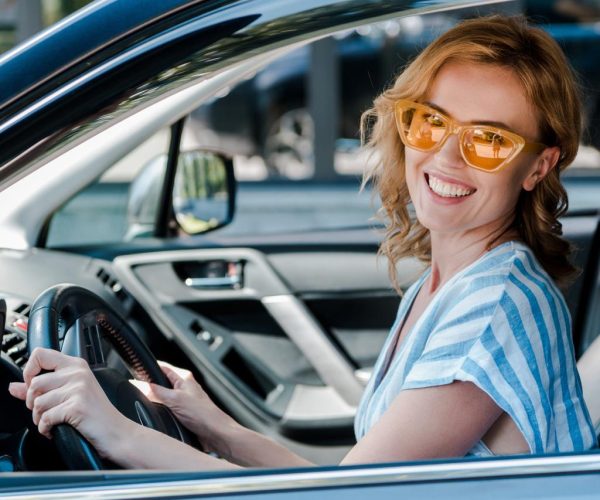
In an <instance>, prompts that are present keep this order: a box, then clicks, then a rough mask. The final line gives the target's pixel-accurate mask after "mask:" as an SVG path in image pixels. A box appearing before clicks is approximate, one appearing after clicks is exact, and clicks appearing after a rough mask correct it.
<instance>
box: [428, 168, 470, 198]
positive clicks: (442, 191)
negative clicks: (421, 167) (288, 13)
mask: <svg viewBox="0 0 600 500" xmlns="http://www.w3.org/2000/svg"><path fill="white" fill-rule="evenodd" d="M425 182H426V183H427V187H428V189H429V191H430V193H431V194H433V195H435V197H436V198H438V199H440V200H448V201H449V200H456V201H458V200H462V199H464V198H467V197H468V196H470V195H472V194H473V193H474V192H475V191H476V189H475V188H474V187H472V186H469V185H468V184H465V183H463V182H460V181H456V180H454V179H450V178H448V177H446V176H444V175H439V174H437V173H435V174H434V173H428V172H425Z"/></svg>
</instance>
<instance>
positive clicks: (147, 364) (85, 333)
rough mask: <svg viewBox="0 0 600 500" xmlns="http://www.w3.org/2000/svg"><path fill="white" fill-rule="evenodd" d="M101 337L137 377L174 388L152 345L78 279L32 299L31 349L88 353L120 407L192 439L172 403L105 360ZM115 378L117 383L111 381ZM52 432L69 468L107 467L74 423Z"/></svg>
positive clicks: (147, 422) (133, 416)
mask: <svg viewBox="0 0 600 500" xmlns="http://www.w3.org/2000/svg"><path fill="white" fill-rule="evenodd" d="M100 339H104V340H106V341H108V344H109V345H110V347H111V348H112V349H114V350H116V351H117V353H118V354H119V355H120V356H121V358H122V359H123V361H124V362H125V363H126V364H127V365H128V366H129V367H131V369H132V370H133V372H134V373H135V378H137V379H138V380H144V381H146V382H153V383H155V384H158V385H162V386H163V387H168V388H171V384H170V383H169V380H168V379H167V377H166V376H165V374H164V373H163V372H162V370H161V369H160V366H159V365H158V362H157V361H156V358H155V357H154V355H153V354H152V352H151V351H150V349H149V348H148V346H146V344H145V343H144V342H143V341H142V340H141V339H140V338H139V337H138V335H137V334H136V333H135V332H134V331H133V329H132V328H131V327H130V326H129V325H128V324H127V322H126V321H125V320H124V319H123V318H122V317H121V316H120V315H119V314H118V313H117V312H116V311H115V310H114V309H113V308H112V307H111V306H109V305H108V304H107V303H106V302H105V301H104V300H103V299H101V298H100V297H98V296H97V295H96V294H94V293H93V292H91V291H89V290H87V289H86V288H83V287H80V286H77V285H72V284H61V285H56V286H53V287H50V288H48V289H47V290H45V291H44V292H42V293H41V294H40V295H39V296H38V298H37V299H36V300H35V302H34V303H33V305H32V307H31V312H30V315H29V324H28V329H27V340H28V341H27V346H28V350H29V353H30V354H31V352H33V350H34V349H35V348H36V347H44V348H48V349H54V350H58V351H62V352H65V353H66V354H70V355H75V356H78V357H81V358H83V359H85V360H86V361H87V362H88V363H89V364H90V368H91V369H92V372H93V373H94V375H95V376H96V379H97V380H98V382H99V383H100V385H101V386H102V388H103V389H104V391H105V392H106V393H107V396H108V397H109V399H111V402H112V403H113V404H114V405H115V406H116V407H117V409H118V410H119V411H120V412H121V413H123V414H125V415H126V416H128V417H129V418H131V419H132V420H134V421H137V422H138V423H140V424H142V425H145V426H147V427H151V428H154V429H156V430H158V431H161V432H164V433H166V434H168V435H171V436H172V437H174V438H176V439H179V440H180V441H183V442H185V443H187V444H192V443H193V437H192V435H191V434H190V433H189V432H188V431H187V430H186V429H185V428H184V427H183V426H181V425H180V424H179V423H178V422H177V420H176V419H175V417H174V416H173V414H172V413H171V412H170V411H169V410H168V408H166V407H165V406H163V405H158V404H156V403H152V402H150V401H149V400H148V399H146V398H145V397H144V396H143V394H142V393H141V392H140V391H138V390H137V389H136V388H134V387H133V386H132V385H131V384H130V383H129V381H128V378H127V377H125V376H123V375H121V374H120V377H118V376H117V375H115V373H117V372H116V370H112V369H110V368H107V367H106V366H105V363H104V356H103V349H102V347H101V345H100ZM61 344H62V345H61ZM107 371H108V372H110V373H106V372H107ZM101 374H102V375H103V376H100V375H101ZM106 375H108V377H107V376H106ZM115 384H117V385H118V388H117V387H116V386H115V387H112V386H113V385H115ZM109 389H110V390H109ZM124 392H125V393H126V396H127V399H131V398H132V397H133V398H134V399H135V401H132V402H131V403H132V406H131V407H129V403H125V401H124V397H123V393H124ZM115 394H119V395H120V396H119V397H116V396H115ZM115 398H116V400H117V402H118V403H119V404H120V405H121V407H119V404H117V402H116V401H115ZM125 404H127V408H125V407H124V405H125ZM136 415H137V418H136ZM53 438H54V440H55V442H56V448H57V450H58V453H59V455H60V456H61V458H62V459H63V460H64V462H65V464H66V465H67V467H68V468H69V469H71V470H102V469H104V468H105V467H104V465H103V461H102V459H101V458H100V456H99V455H98V453H97V452H96V451H95V450H94V448H93V447H92V445H91V444H90V443H89V442H88V441H87V440H86V439H85V438H84V437H83V436H82V435H81V434H80V433H79V432H78V431H77V430H76V429H74V428H73V427H71V426H69V425H66V424H61V425H57V426H55V427H54V429H53Z"/></svg>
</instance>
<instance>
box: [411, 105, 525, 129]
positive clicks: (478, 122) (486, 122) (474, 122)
mask: <svg viewBox="0 0 600 500" xmlns="http://www.w3.org/2000/svg"><path fill="white" fill-rule="evenodd" d="M423 104H426V105H427V106H429V107H430V108H433V109H435V110H437V111H439V112H440V113H443V114H445V115H448V116H452V115H450V113H448V111H446V110H445V109H444V108H442V107H440V106H438V105H437V104H434V103H433V102H431V101H425V102H424V103H423ZM464 123H469V124H472V125H488V126H490V127H497V128H503V129H504V130H508V131H509V132H513V133H515V134H516V133H517V132H515V131H514V130H513V129H512V128H511V127H509V126H508V125H507V124H506V123H504V122H495V121H490V120H471V121H468V122H464Z"/></svg>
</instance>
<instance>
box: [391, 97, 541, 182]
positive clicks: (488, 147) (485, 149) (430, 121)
mask: <svg viewBox="0 0 600 500" xmlns="http://www.w3.org/2000/svg"><path fill="white" fill-rule="evenodd" d="M394 111H395V116H396V126H397V127H398V133H399V134H400V139H401V140H402V142H403V143H404V145H405V146H406V147H409V148H412V149H416V150H418V151H434V150H436V149H439V148H441V147H442V146H443V144H444V143H445V142H446V139H448V137H450V135H452V134H456V135H458V138H459V141H458V143H459V145H460V153H461V155H462V157H463V159H464V160H465V163H466V164H467V165H469V166H470V167H473V168H476V169H478V170H483V171H484V172H497V171H498V170H500V169H501V168H503V167H505V166H506V165H508V164H509V163H510V162H511V161H512V160H513V159H514V158H515V157H516V156H517V155H518V154H519V153H520V152H521V151H524V152H527V153H536V154H537V153H540V152H541V151H543V150H544V149H545V148H547V146H546V145H545V144H541V143H539V142H527V141H526V140H525V139H524V138H523V137H521V136H520V135H518V134H515V133H514V132H510V131H508V130H504V129H501V128H497V127H491V126H488V125H477V124H461V123H458V122H456V121H455V120H453V119H452V118H450V117H449V116H446V115H444V114H443V113H440V112H439V111H438V110H437V109H434V108H432V107H430V106H426V105H424V104H420V103H417V102H412V101H409V100H406V99H400V100H398V101H396V103H395V109H394Z"/></svg>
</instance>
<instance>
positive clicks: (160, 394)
mask: <svg viewBox="0 0 600 500" xmlns="http://www.w3.org/2000/svg"><path fill="white" fill-rule="evenodd" d="M148 399H150V400H151V401H154V402H155V403H162V404H164V405H167V406H169V405H170V404H172V402H173V400H174V399H175V390H174V389H167V388H166V387H163V386H161V385H157V384H150V395H149V396H148Z"/></svg>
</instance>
